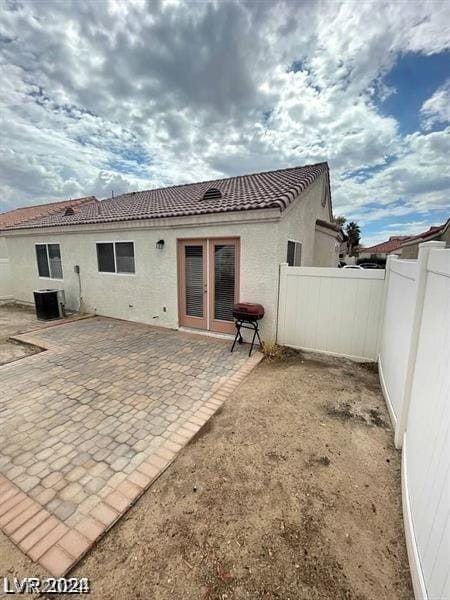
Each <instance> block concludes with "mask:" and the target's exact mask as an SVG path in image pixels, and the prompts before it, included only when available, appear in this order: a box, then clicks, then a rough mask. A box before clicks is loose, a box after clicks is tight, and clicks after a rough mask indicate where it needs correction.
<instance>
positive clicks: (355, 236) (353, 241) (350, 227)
mask: <svg viewBox="0 0 450 600" xmlns="http://www.w3.org/2000/svg"><path fill="white" fill-rule="evenodd" d="M345 233H346V234H347V237H348V242H347V244H348V254H349V256H355V255H356V253H357V251H358V246H359V242H360V240H361V229H360V228H359V225H358V223H355V222H354V221H350V223H347V226H346V228H345Z"/></svg>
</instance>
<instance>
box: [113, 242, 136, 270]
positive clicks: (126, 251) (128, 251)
mask: <svg viewBox="0 0 450 600" xmlns="http://www.w3.org/2000/svg"><path fill="white" fill-rule="evenodd" d="M116 268H117V272H118V273H134V244H133V242H116Z"/></svg>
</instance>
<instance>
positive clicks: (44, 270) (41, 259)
mask: <svg viewBox="0 0 450 600" xmlns="http://www.w3.org/2000/svg"><path fill="white" fill-rule="evenodd" d="M36 260H37V267H38V273H39V277H50V268H49V266H48V259H47V246H46V245H45V244H37V245H36Z"/></svg>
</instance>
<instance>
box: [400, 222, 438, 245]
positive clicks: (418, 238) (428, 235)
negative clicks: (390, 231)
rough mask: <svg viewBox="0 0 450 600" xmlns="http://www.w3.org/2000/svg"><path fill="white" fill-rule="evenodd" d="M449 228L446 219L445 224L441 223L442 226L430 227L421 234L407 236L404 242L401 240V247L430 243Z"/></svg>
mask: <svg viewBox="0 0 450 600" xmlns="http://www.w3.org/2000/svg"><path fill="white" fill-rule="evenodd" d="M449 226H450V218H449V219H447V220H446V221H445V223H442V225H432V226H431V227H430V228H429V229H427V230H426V231H422V233H418V234H417V235H412V236H409V237H408V238H407V239H406V240H403V242H402V246H404V245H408V246H409V245H410V244H414V243H416V244H417V243H419V242H427V241H430V240H432V239H433V238H435V237H437V236H438V235H441V234H442V233H444V231H445V230H446V229H447V228H448V227H449Z"/></svg>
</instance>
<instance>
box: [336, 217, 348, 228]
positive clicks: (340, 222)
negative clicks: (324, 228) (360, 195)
mask: <svg viewBox="0 0 450 600" xmlns="http://www.w3.org/2000/svg"><path fill="white" fill-rule="evenodd" d="M346 221H347V219H346V218H345V217H337V216H336V215H333V223H336V225H339V227H343V226H344V224H345V222H346Z"/></svg>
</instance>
